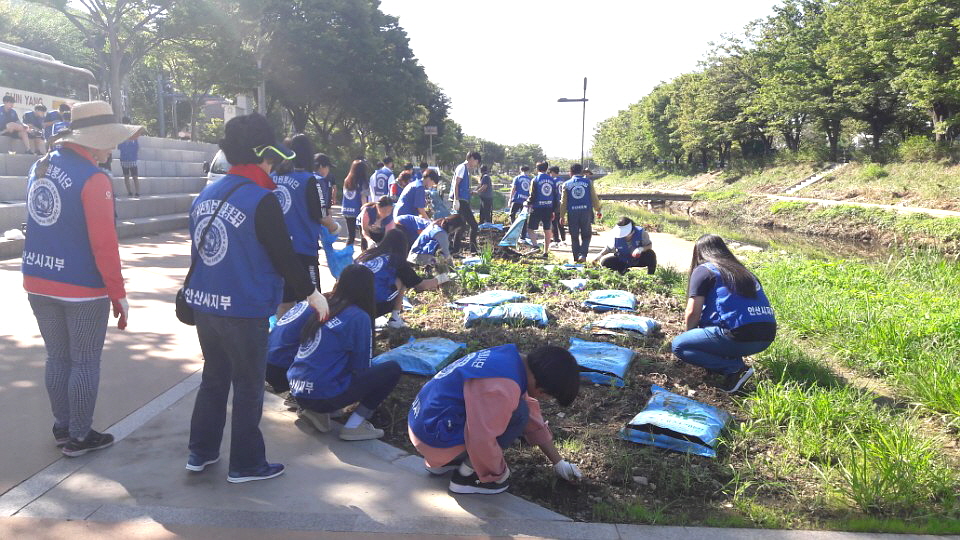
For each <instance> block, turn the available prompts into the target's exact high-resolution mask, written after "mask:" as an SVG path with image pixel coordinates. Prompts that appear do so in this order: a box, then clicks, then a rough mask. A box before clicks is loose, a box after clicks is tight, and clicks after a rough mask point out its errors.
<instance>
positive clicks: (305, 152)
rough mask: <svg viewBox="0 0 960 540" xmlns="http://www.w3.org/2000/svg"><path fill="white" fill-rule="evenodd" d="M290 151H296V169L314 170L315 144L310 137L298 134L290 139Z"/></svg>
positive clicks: (294, 162) (294, 165) (294, 159)
mask: <svg viewBox="0 0 960 540" xmlns="http://www.w3.org/2000/svg"><path fill="white" fill-rule="evenodd" d="M290 149H291V150H293V151H294V153H295V154H297V155H296V157H294V158H293V167H294V169H297V170H301V171H310V170H313V153H314V148H313V143H312V142H311V141H310V137H307V136H306V135H304V134H303V133H297V134H296V135H294V136H293V138H292V139H290Z"/></svg>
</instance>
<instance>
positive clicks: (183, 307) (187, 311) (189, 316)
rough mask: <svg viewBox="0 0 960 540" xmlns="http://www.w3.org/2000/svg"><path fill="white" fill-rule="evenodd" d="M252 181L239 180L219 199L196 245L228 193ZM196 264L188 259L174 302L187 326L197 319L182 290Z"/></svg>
mask: <svg viewBox="0 0 960 540" xmlns="http://www.w3.org/2000/svg"><path fill="white" fill-rule="evenodd" d="M252 183H253V182H241V183H239V184H237V185H235V186H233V188H232V189H231V190H230V191H228V192H227V194H226V196H224V197H223V199H220V203H219V204H217V209H216V210H214V211H213V214H212V215H211V216H210V221H208V222H207V226H206V227H204V228H203V233H201V234H200V241H199V242H198V243H197V245H198V246H200V247H203V242H204V241H206V239H207V233H208V232H210V226H211V225H213V219H214V218H215V217H216V216H217V215H218V214H219V213H220V209H221V208H223V203H225V202H227V199H229V198H230V195H233V192H234V191H236V190H237V189H238V188H240V186H243V185H246V184H252ZM196 264H197V260H196V259H193V260H191V261H190V270H188V271H187V277H186V278H184V280H183V287H180V290H178V291H177V299H176V301H175V302H174V303H175V304H176V310H177V320H178V321H180V322H182V323H183V324H186V325H188V326H194V325H195V324H197V321H196V317H195V314H194V312H193V308H192V307H190V304H189V303H187V295H186V293H184V292H183V290H184V289H185V288H186V286H187V283H189V282H190V276H192V275H193V268H194V266H195V265H196Z"/></svg>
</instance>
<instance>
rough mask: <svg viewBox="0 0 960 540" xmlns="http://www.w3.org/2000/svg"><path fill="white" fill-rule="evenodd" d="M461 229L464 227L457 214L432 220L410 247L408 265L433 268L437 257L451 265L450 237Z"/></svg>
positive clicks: (461, 219)
mask: <svg viewBox="0 0 960 540" xmlns="http://www.w3.org/2000/svg"><path fill="white" fill-rule="evenodd" d="M463 227H465V225H464V223H463V218H462V217H461V216H460V215H459V214H457V215H453V216H447V217H445V218H440V219H437V220H434V222H433V223H431V224H430V226H429V227H427V228H426V229H424V230H423V232H422V233H420V236H418V237H417V241H416V242H414V243H413V244H412V245H411V246H410V253H409V254H408V255H407V260H408V261H410V264H416V265H419V266H433V265H435V264H437V258H438V257H439V258H440V259H441V260H442V262H444V263H446V264H447V265H452V264H453V255H452V254H451V253H450V236H451V235H455V234H457V231H459V230H460V229H462V228H463Z"/></svg>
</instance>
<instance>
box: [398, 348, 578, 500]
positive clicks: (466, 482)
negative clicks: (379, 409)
mask: <svg viewBox="0 0 960 540" xmlns="http://www.w3.org/2000/svg"><path fill="white" fill-rule="evenodd" d="M579 390H580V372H579V369H578V367H577V362H576V360H574V358H573V356H571V355H570V353H569V352H568V351H567V350H565V349H562V348H560V347H553V346H547V347H540V348H537V349H534V350H533V351H532V352H530V354H527V355H522V354H520V351H519V350H517V346H516V345H514V344H507V345H500V346H497V347H492V348H490V349H484V350H482V351H477V352H474V353H471V354H468V355H467V356H464V357H463V358H460V359H459V360H457V361H455V362H453V363H452V364H450V365H449V366H447V367H445V368H444V369H443V370H441V371H440V372H439V373H437V374H436V376H434V378H433V379H431V380H429V381H427V384H425V385H424V386H423V388H421V389H420V393H419V394H417V398H416V399H415V400H414V401H413V405H412V406H411V408H410V413H409V415H408V416H407V424H408V432H409V435H410V441H411V442H412V443H413V445H414V446H415V447H416V448H417V451H418V452H420V454H421V455H422V456H423V457H424V463H425V465H426V468H427V471H429V472H430V473H432V474H436V475H440V474H443V473H445V472H448V471H453V477H452V478H451V480H450V491H452V492H454V493H486V494H491V493H500V492H502V491H504V490H506V489H507V488H508V487H509V485H510V484H509V482H510V468H509V467H507V463H506V461H504V458H503V449H504V448H507V447H509V446H510V445H511V444H513V443H514V442H515V441H516V440H517V439H519V438H520V437H521V436H523V437H524V438H525V439H526V440H527V442H529V443H530V444H536V445H537V446H539V447H540V449H541V450H542V451H543V453H544V454H545V455H546V456H547V458H549V459H550V461H551V463H553V468H554V470H555V471H556V472H557V474H558V475H560V476H561V477H562V478H563V479H565V480H567V481H571V482H574V481H577V480H579V479H580V476H581V475H580V470H579V469H578V468H577V466H576V465H573V464H572V463H569V462H568V461H566V460H564V459H563V458H562V457H561V456H560V454H559V452H557V449H556V447H555V446H554V445H553V437H552V435H551V433H550V429H549V428H548V427H547V424H546V422H545V421H544V420H543V416H541V414H540V402H539V401H537V400H538V398H541V397H543V396H552V397H553V398H555V399H556V400H557V402H558V403H559V404H560V405H562V406H567V405H570V404H571V403H573V400H574V399H576V397H577V392H578V391H579Z"/></svg>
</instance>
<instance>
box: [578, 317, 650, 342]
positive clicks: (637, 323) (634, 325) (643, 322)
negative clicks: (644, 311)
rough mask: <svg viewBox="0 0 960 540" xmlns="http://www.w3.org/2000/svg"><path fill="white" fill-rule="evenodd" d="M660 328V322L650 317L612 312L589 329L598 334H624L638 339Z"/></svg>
mask: <svg viewBox="0 0 960 540" xmlns="http://www.w3.org/2000/svg"><path fill="white" fill-rule="evenodd" d="M659 329H660V323H658V322H657V321H655V320H653V319H651V318H650V317H644V316H642V315H629V314H627V313H611V314H609V315H607V316H606V317H604V318H602V319H600V320H599V321H594V322H593V323H592V324H590V325H589V327H588V330H589V331H590V332H591V333H592V334H594V335H597V336H610V335H624V336H629V337H634V338H638V339H639V338H642V337H643V336H649V335H651V334H652V333H653V332H655V331H657V330H659Z"/></svg>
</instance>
